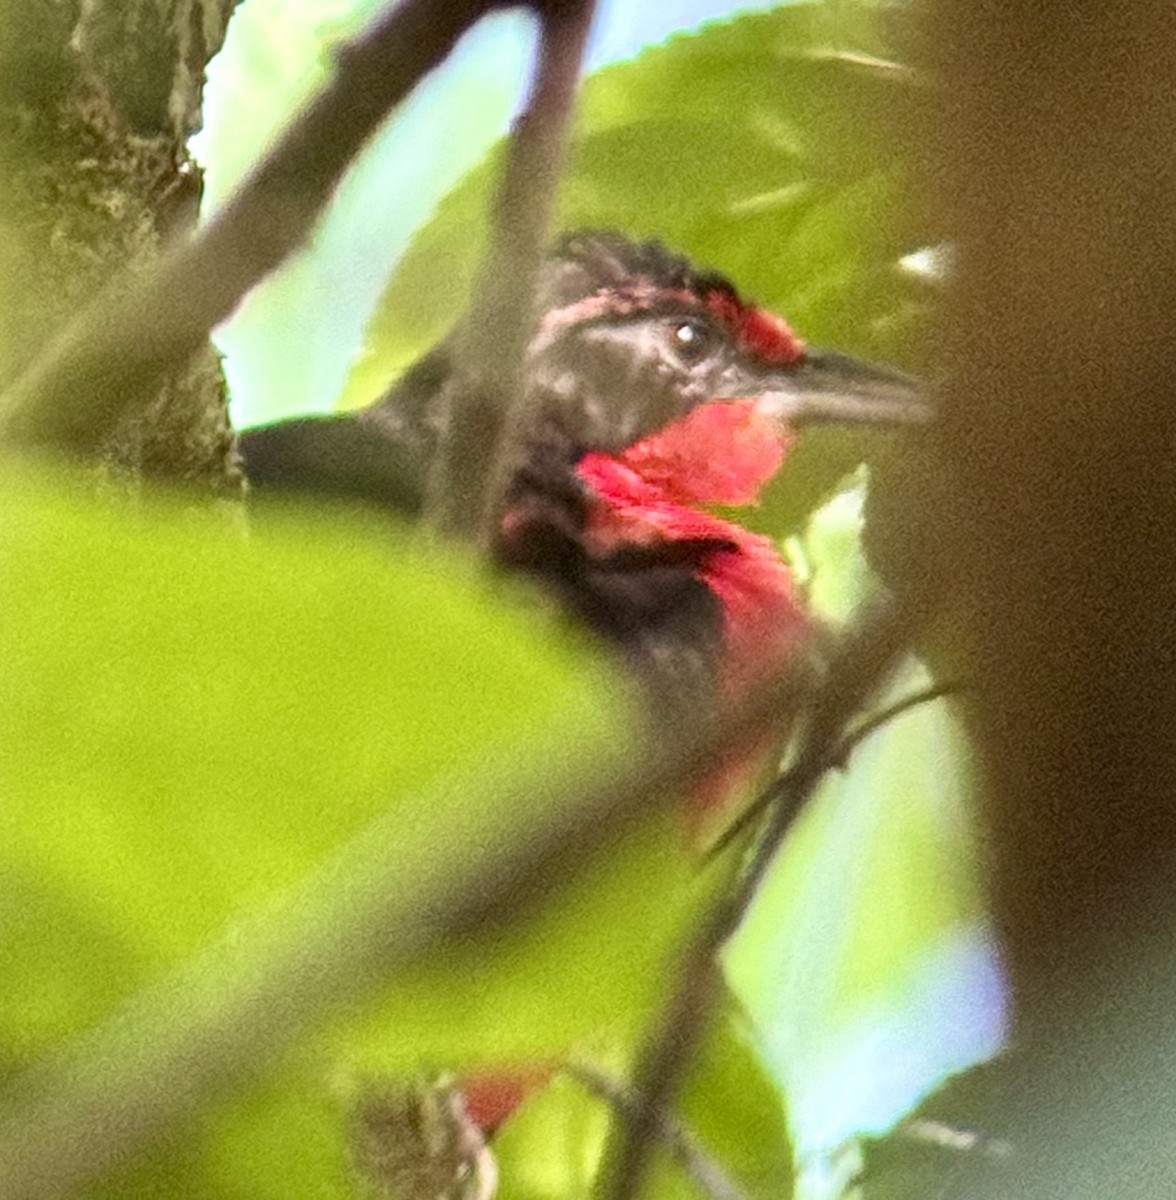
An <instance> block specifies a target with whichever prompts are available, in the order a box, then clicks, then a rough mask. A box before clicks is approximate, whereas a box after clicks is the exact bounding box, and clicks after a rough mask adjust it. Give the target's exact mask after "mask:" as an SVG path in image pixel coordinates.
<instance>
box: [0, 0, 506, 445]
mask: <svg viewBox="0 0 1176 1200" xmlns="http://www.w3.org/2000/svg"><path fill="white" fill-rule="evenodd" d="M503 2H504V0H451V2H450V3H446V4H437V3H435V2H434V0H403V2H402V3H399V4H395V5H391V6H389V8H388V10H387V11H386V12H385V13H384V14H383V15H382V16H380V18H379V19H378V20H377V21H375V22H374V23H373V24H372V25H371V26H370V27H369V29H368V30H367V31H366V32H365V33H363V34H361V35H360V36H359V37H358V38H356V39H355V40H354V41H352V42H350V43H349V44H347V45H346V46H344V47H343V48H342V50H340V52H339V55H338V66H337V69H336V71H335V74H334V77H333V78H332V80H331V81H330V83H328V84H327V86H326V87H325V88H324V89H323V90H322V91H321V92H319V94H318V95H317V96H316V97H315V98H314V99H313V100H312V101H311V102H310V103H309V104H308V105H307V107H306V108H305V109H304V110H303V112H302V114H301V116H299V117H298V118H297V119H296V120H295V121H294V122H293V123H292V124H291V125H290V126H289V128H288V129H287V130H286V132H285V134H284V135H283V136H282V138H281V139H280V141H279V142H278V143H277V144H276V145H275V147H274V148H273V150H272V151H271V152H270V153H269V154H268V155H267V156H266V157H265V158H264V159H263V160H262V161H261V162H260V163H259V164H258V166H257V167H256V168H255V169H254V170H253V171H252V173H251V174H250V175H249V176H248V178H247V179H246V180H245V181H244V183H242V185H241V186H240V187H239V188H238V189H237V191H236V193H235V194H234V196H233V198H232V199H231V200H230V201H229V202H228V203H227V204H226V205H225V207H224V208H223V209H221V211H220V212H219V213H218V214H217V215H216V217H214V218H213V220H212V221H211V222H209V224H208V225H206V226H205V227H204V228H203V229H201V230H200V231H198V232H197V233H196V234H194V235H193V236H191V237H190V238H188V239H186V240H184V241H183V242H181V243H179V244H178V245H176V246H175V247H173V248H172V249H171V250H170V251H169V252H167V253H165V254H164V255H163V256H162V257H161V258H160V259H159V261H158V262H156V263H155V264H154V265H153V266H152V267H151V268H150V269H149V270H147V271H146V272H145V273H144V274H143V275H142V276H141V277H139V278H138V279H137V280H129V279H128V278H127V277H125V276H124V277H121V278H120V279H118V280H116V281H115V283H114V284H113V285H112V286H111V287H109V288H108V289H106V290H105V291H104V292H103V294H102V295H100V296H99V297H98V298H97V299H96V300H95V301H93V302H92V303H91V304H89V305H87V306H86V307H85V308H84V309H83V310H82V312H81V313H80V314H79V315H78V316H77V317H76V318H75V319H74V320H73V321H72V322H71V323H70V324H69V325H68V326H67V327H66V328H65V330H64V331H63V332H62V333H60V334H59V335H58V336H57V337H56V338H55V339H54V340H53V341H52V342H51V343H50V344H49V345H48V346H47V347H46V348H45V350H44V351H43V352H42V353H41V355H40V356H39V357H38V358H37V360H36V361H35V362H34V363H33V364H32V365H31V366H30V367H29V368H28V370H26V371H25V373H24V374H23V375H22V376H21V377H20V378H19V379H18V380H17V381H16V382H15V383H14V384H13V386H12V387H11V388H10V389H9V390H8V392H7V394H6V395H5V396H4V397H2V398H0V438H2V439H3V440H4V441H6V442H8V443H9V444H12V445H22V446H36V447H44V448H48V449H50V450H55V451H58V452H65V453H68V454H78V455H85V454H88V453H90V452H92V451H93V450H94V448H95V447H96V446H97V445H98V444H99V443H100V442H101V441H102V440H103V438H104V437H106V435H107V434H108V433H109V431H110V430H111V429H112V428H113V427H114V425H115V424H116V423H117V421H118V420H119V418H120V417H121V416H122V414H123V413H124V412H126V411H127V410H128V409H130V408H131V407H132V406H134V405H135V404H137V403H140V402H142V401H143V400H144V399H145V398H147V397H149V396H150V395H151V394H152V393H153V391H154V389H155V388H156V387H157V386H158V384H159V382H160V380H161V379H162V378H163V376H164V375H165V374H166V372H167V371H169V370H171V369H173V368H175V367H176V366H178V365H180V364H182V363H183V362H185V361H186V360H187V359H188V358H189V357H190V355H191V354H192V353H193V352H194V351H195V350H197V349H198V348H199V347H200V346H201V345H202V344H203V343H204V341H205V339H206V338H207V337H208V334H209V331H210V330H211V329H212V328H213V327H214V326H215V325H217V324H219V323H220V322H221V321H223V320H224V319H225V318H226V317H228V316H229V315H230V313H232V311H233V309H234V308H236V306H237V304H238V303H239V302H240V301H241V299H242V297H243V296H244V295H245V294H246V292H248V291H249V289H250V288H252V287H253V286H254V285H256V284H257V283H258V282H260V280H262V279H263V278H264V277H265V276H266V275H268V274H269V273H270V272H271V271H272V270H274V268H275V267H277V266H278V265H279V264H280V263H281V262H282V261H283V260H284V259H285V258H286V257H287V256H288V255H289V254H291V253H292V252H293V251H294V250H295V249H297V247H298V246H299V245H300V244H301V243H302V241H303V240H304V239H305V238H306V236H307V235H308V234H309V232H310V230H311V228H312V226H313V224H314V222H315V220H316V219H317V217H318V215H319V213H320V212H321V211H322V209H323V207H324V206H325V205H326V203H327V200H328V199H329V198H330V196H331V194H332V192H333V191H334V188H335V186H336V184H337V183H338V182H339V180H340V178H341V177H342V175H343V172H344V170H345V169H346V168H347V166H348V164H349V163H350V162H351V160H352V159H353V158H354V157H355V155H356V154H357V153H358V151H359V149H360V147H361V146H362V145H363V143H364V142H365V141H366V140H367V138H368V137H369V136H370V135H371V133H372V132H373V131H374V130H375V129H376V127H377V126H378V125H379V123H380V121H381V120H383V118H384V117H385V116H386V115H387V114H388V113H389V112H390V111H391V109H392V108H393V107H394V106H395V105H396V104H398V103H399V102H400V101H401V100H402V99H403V98H404V97H405V96H406V95H407V94H408V92H409V91H410V90H411V89H412V88H413V87H414V86H415V84H416V83H417V82H418V81H419V80H420V79H421V78H422V77H423V76H424V75H426V74H427V73H428V72H429V71H431V70H432V69H433V68H434V67H436V66H437V65H438V64H439V63H440V62H441V61H442V60H443V59H444V58H445V57H446V55H448V53H449V51H450V50H451V49H452V47H453V45H454V43H455V42H456V41H457V39H458V38H459V37H460V36H461V35H462V34H463V33H464V32H465V31H466V30H467V29H468V28H469V27H470V26H471V25H473V24H474V22H475V21H477V20H478V19H479V18H480V17H482V16H483V15H485V14H486V13H488V12H490V11H492V10H493V9H496V8H500V7H502V4H503Z"/></svg>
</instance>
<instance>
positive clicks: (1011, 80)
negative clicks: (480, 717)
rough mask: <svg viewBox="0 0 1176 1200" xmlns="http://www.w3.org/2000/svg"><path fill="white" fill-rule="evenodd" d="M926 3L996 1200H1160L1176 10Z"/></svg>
mask: <svg viewBox="0 0 1176 1200" xmlns="http://www.w3.org/2000/svg"><path fill="white" fill-rule="evenodd" d="M934 16H935V24H934V25H933V27H932V30H931V34H932V36H931V38H930V42H931V44H932V45H933V46H935V47H936V49H937V51H939V52H940V53H941V61H940V67H941V70H942V76H943V84H944V95H945V96H946V98H947V111H946V114H945V121H944V127H943V129H942V137H941V138H940V139H939V141H938V143H937V146H936V171H935V174H934V176H933V178H932V179H931V180H930V185H931V187H932V188H933V189H934V191H935V192H936V193H937V194H938V196H939V198H940V201H941V203H942V205H943V211H944V214H945V216H946V217H947V218H948V222H949V223H950V226H951V227H952V228H953V229H954V230H955V231H956V236H957V239H958V245H959V273H958V281H957V282H958V285H959V286H958V290H957V291H956V292H955V294H954V299H953V303H952V305H951V311H950V312H949V314H948V316H949V323H948V326H947V329H946V338H945V344H944V359H945V366H946V367H947V369H948V370H949V372H950V383H949V386H948V389H947V395H946V401H947V410H948V411H947V420H946V422H945V437H944V442H945V446H944V455H943V461H942V464H941V465H942V468H943V471H942V477H943V485H942V487H941V488H940V490H939V494H940V497H941V500H940V509H939V513H938V517H939V519H940V522H941V523H940V524H939V526H938V533H939V538H938V544H939V545H941V546H944V547H945V560H946V561H945V568H946V571H945V573H946V575H947V576H948V577H949V578H950V579H952V580H953V581H955V582H956V583H957V584H958V586H959V587H960V589H961V591H962V592H963V593H964V594H965V595H966V596H967V597H969V599H970V601H971V606H972V607H971V611H972V612H973V613H974V615H975V620H974V634H975V653H974V657H973V664H972V666H973V671H974V674H975V676H976V678H977V681H978V690H979V709H980V711H979V730H980V747H981V751H982V754H983V760H984V765H985V768H986V777H987V797H986V799H987V809H986V816H987V820H988V825H989V830H990V835H991V836H990V849H991V851H992V860H993V863H994V866H995V871H996V912H997V916H998V919H999V921H1000V925H1001V927H1002V931H1003V933H1004V935H1005V937H1006V939H1007V946H1008V953H1009V964H1010V969H1011V974H1012V981H1013V986H1014V998H1015V1002H1016V1011H1017V1027H1016V1034H1015V1038H1014V1054H1013V1057H1012V1058H1011V1059H1010V1068H1011V1069H1010V1070H1009V1072H1008V1073H1007V1074H1008V1075H1009V1079H1010V1085H1011V1086H1010V1094H1009V1095H1008V1096H1007V1097H1006V1099H1005V1100H1004V1102H1003V1105H1001V1104H997V1105H995V1106H994V1111H1000V1113H1001V1115H1002V1116H1004V1117H1007V1118H1008V1119H1009V1121H1010V1125H1011V1129H1010V1133H1011V1136H1012V1138H1013V1141H1014V1151H1015V1152H1016V1153H1017V1155H1018V1160H1017V1165H1016V1167H1015V1169H1014V1170H1013V1171H1012V1172H1011V1173H1010V1177H1009V1178H1008V1179H1006V1180H1005V1186H1004V1188H1003V1192H1002V1194H1003V1195H1005V1196H1007V1197H1010V1200H1012V1198H1014V1197H1026V1198H1028V1197H1046V1196H1068V1197H1077V1196H1087V1195H1089V1196H1092V1197H1095V1196H1098V1197H1102V1196H1115V1197H1136V1196H1138V1197H1143V1196H1161V1195H1172V1194H1173V1191H1174V1189H1176V1130H1174V1126H1173V1118H1172V1100H1173V1096H1174V1095H1176V1015H1174V1009H1173V997H1174V996H1176V907H1174V900H1173V892H1174V885H1176V569H1174V568H1173V555H1172V549H1171V546H1172V526H1173V520H1174V518H1176V418H1174V416H1173V414H1174V412H1176V382H1174V379H1176V373H1174V365H1173V357H1174V356H1173V349H1172V319H1173V312H1174V311H1176V221H1174V220H1173V213H1172V208H1173V196H1176V148H1174V147H1176V141H1174V136H1176V10H1173V8H1172V6H1171V4H1170V3H1168V2H1167V0H1142V2H1140V3H1137V4H1132V5H1125V4H1105V3H1098V4H1089V3H1087V4H1078V5H1064V6H1063V5H1055V6H1048V5H1046V6H1042V5H1032V4H1025V3H1023V0H993V2H988V3H985V2H980V3H977V2H976V0H943V2H942V3H940V4H938V5H937V6H936V7H935V9H934ZM968 1194H971V1193H968ZM979 1194H991V1193H983V1192H981V1193H979Z"/></svg>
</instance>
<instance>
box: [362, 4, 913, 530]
mask: <svg viewBox="0 0 1176 1200" xmlns="http://www.w3.org/2000/svg"><path fill="white" fill-rule="evenodd" d="M833 17H834V6H829V5H825V4H798V5H791V6H787V7H783V8H779V9H776V10H774V11H771V12H768V13H758V14H751V15H746V16H743V17H740V18H738V19H736V20H733V21H730V22H727V23H716V24H713V25H708V26H707V27H705V28H704V30H703V31H702V32H700V33H697V34H694V35H690V36H680V37H676V38H673V39H671V40H670V41H669V42H667V43H666V44H664V45H662V46H658V47H655V48H652V49H650V50H647V51H646V52H645V53H643V54H642V55H640V56H639V57H638V58H637V59H636V60H634V61H633V62H628V63H622V64H617V65H614V66H611V67H608V68H606V69H604V70H602V71H600V72H598V73H597V74H595V75H593V76H592V77H590V78H589V79H588V80H587V81H586V82H585V85H584V88H583V90H582V94H581V104H580V109H579V115H578V119H577V121H576V126H575V133H574V140H573V147H572V152H571V158H570V163H569V169H568V171H567V174H566V177H565V180H564V185H563V189H562V194H561V200H560V205H559V213H558V223H559V224H560V225H561V226H563V227H569V228H570V227H576V226H585V225H592V226H612V227H616V228H619V229H622V230H624V231H626V232H628V233H631V234H633V235H634V236H641V237H658V238H661V239H662V240H663V241H665V242H667V243H668V244H670V245H672V246H675V247H678V248H680V249H682V250H684V251H686V252H687V253H689V254H690V255H691V256H693V257H694V258H695V259H696V260H697V261H698V262H700V263H704V264H708V265H710V266H714V267H717V268H719V269H721V270H723V271H725V272H727V273H728V274H729V275H730V276H731V277H732V278H733V279H734V280H735V281H736V282H737V283H738V285H739V286H740V288H741V289H743V290H744V291H745V292H746V293H747V294H748V295H750V296H752V297H753V298H755V299H756V300H757V301H759V302H760V303H763V304H765V305H767V306H769V307H771V308H774V309H775V310H777V311H779V312H782V313H784V314H786V315H787V316H788V318H789V319H790V320H791V321H792V323H793V324H794V325H795V326H796V328H797V329H798V330H799V331H801V332H802V333H803V334H804V335H805V336H806V337H807V338H810V339H811V340H812V341H813V342H814V343H818V344H826V345H834V346H838V347H840V348H843V349H853V350H855V351H857V352H860V353H864V354H867V355H869V356H873V357H877V358H882V359H890V360H898V361H901V360H906V359H909V357H910V343H911V340H912V338H911V335H912V313H913V312H914V311H916V310H917V308H918V305H919V303H920V301H921V299H922V297H921V295H920V290H919V285H918V284H917V283H916V282H915V281H913V280H912V279H911V277H910V276H909V275H908V274H907V273H904V272H903V271H902V270H900V269H899V259H900V258H901V257H902V256H903V255H904V254H906V253H908V252H910V251H912V250H914V249H916V248H917V247H919V246H921V245H925V244H926V243H927V242H928V241H929V240H931V239H932V237H933V230H932V228H931V227H930V225H929V222H928V220H927V217H926V215H925V214H924V213H923V212H922V210H921V209H920V208H919V207H918V206H917V205H914V204H912V203H910V200H909V197H908V196H907V194H906V191H905V188H904V174H903V170H902V161H903V160H902V156H901V154H900V150H901V143H900V137H899V131H900V130H902V131H905V132H909V131H911V130H912V129H913V128H915V127H916V125H917V122H918V120H919V118H920V115H921V110H922V106H923V105H925V104H926V102H927V95H926V93H925V91H924V90H923V89H921V88H920V87H918V86H916V85H915V84H914V83H912V81H911V78H910V76H909V75H908V74H907V73H904V72H902V71H899V70H891V69H884V68H881V67H877V68H865V67H863V66H861V65H860V64H859V63H851V62H847V61H845V60H843V59H841V58H839V57H837V53H836V52H837V51H839V50H840V49H842V48H844V45H843V43H844V36H845V34H844V30H843V29H842V27H841V26H840V25H838V24H837V23H836V22H835V21H834V19H833ZM501 162H502V151H501V148H500V149H499V150H497V151H496V152H495V153H494V154H493V155H492V156H491V157H490V159H489V161H488V162H486V163H485V164H483V165H482V166H481V167H479V168H478V169H477V170H475V171H474V172H472V173H471V174H470V175H469V177H468V178H467V179H466V180H465V181H464V182H463V183H462V184H461V185H460V186H459V187H458V188H457V189H455V191H454V192H453V193H452V194H451V195H450V196H448V197H447V198H446V200H445V201H444V202H443V203H442V204H441V206H440V207H439V209H438V211H437V214H436V216H435V217H434V218H433V219H432V220H431V221H430V222H429V223H428V224H427V225H426V226H425V227H424V228H423V229H422V230H421V232H420V233H419V234H418V235H417V237H416V238H415V239H414V241H413V243H412V245H411V246H410V248H409V250H408V252H407V253H406V255H405V256H404V258H403V259H402V260H401V261H400V262H399V263H398V265H397V267H396V269H395V271H394V272H393V274H392V277H391V279H390V281H389V283H388V286H387V288H386V290H385V292H384V295H383V298H382V299H381V301H380V304H379V306H378V307H377V309H376V312H375V314H374V316H373V318H372V320H371V322H370V324H369V327H368V331H367V335H366V338H365V344H364V348H363V351H362V353H361V354H360V356H359V357H358V359H357V361H356V365H355V367H354V369H353V371H352V374H351V378H350V380H349V382H348V385H347V388H346V389H345V391H344V394H343V398H342V401H341V404H342V406H344V407H351V406H362V405H364V404H367V403H369V402H371V401H372V400H373V399H375V398H376V397H377V396H378V395H379V394H380V393H381V392H382V391H383V390H384V389H385V388H386V387H387V386H388V383H389V381H390V380H391V379H393V378H395V377H396V375H398V374H399V372H400V371H402V370H403V369H404V368H405V367H406V366H407V365H408V364H409V363H410V362H411V361H412V360H413V359H414V358H415V357H417V356H418V355H419V354H420V353H422V352H423V351H424V350H425V349H426V348H427V347H428V346H429V345H431V344H432V343H433V342H435V341H437V340H438V339H440V338H441V337H442V336H444V334H445V333H446V332H447V331H448V329H449V328H450V327H451V325H452V324H453V322H454V321H455V320H456V319H457V317H458V315H459V314H460V312H461V310H462V308H463V307H464V305H465V303H466V300H467V298H468V295H469V292H470V287H471V284H472V280H473V277H474V273H475V270H476V268H477V263H478V261H479V256H480V254H481V252H482V250H483V248H484V242H485V236H486V228H487V214H488V213H489V211H490V208H491V204H492V199H493V192H494V186H495V181H496V180H497V178H498V175H499V173H500V170H501ZM860 453H861V447H860V445H855V444H853V443H848V442H846V441H845V439H844V438H841V439H838V438H836V437H820V436H815V437H811V438H807V439H806V442H805V444H803V445H802V446H801V448H800V449H799V451H798V452H797V454H796V455H795V456H794V460H793V462H792V463H791V464H790V468H789V471H788V472H787V477H786V479H785V480H784V481H782V483H781V489H780V490H778V491H777V494H776V497H775V499H774V502H773V511H774V517H775V523H776V526H777V527H778V528H781V529H783V528H796V527H798V526H799V525H800V523H801V521H802V520H803V517H804V515H805V514H806V513H807V512H808V511H810V510H811V508H812V507H813V505H814V503H815V502H816V501H817V500H818V499H819V498H820V497H821V496H822V495H824V494H825V493H826V492H827V491H828V490H829V489H830V487H831V486H832V485H833V484H835V483H836V481H837V480H838V479H839V478H840V477H841V476H842V475H843V474H844V473H845V471H846V470H848V469H849V468H850V467H851V466H852V465H853V463H854V462H855V461H856V460H857V458H858V456H859V455H860Z"/></svg>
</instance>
